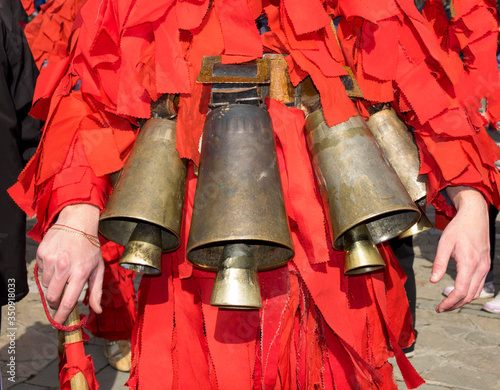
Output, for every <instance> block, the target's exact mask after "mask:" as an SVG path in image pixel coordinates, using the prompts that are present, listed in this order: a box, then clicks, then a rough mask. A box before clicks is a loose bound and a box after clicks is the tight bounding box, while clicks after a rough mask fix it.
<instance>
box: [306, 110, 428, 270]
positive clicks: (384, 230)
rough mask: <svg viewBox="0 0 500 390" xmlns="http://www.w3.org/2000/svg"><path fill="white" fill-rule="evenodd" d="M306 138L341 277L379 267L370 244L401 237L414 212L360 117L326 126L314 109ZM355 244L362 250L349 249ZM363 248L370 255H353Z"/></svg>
mask: <svg viewBox="0 0 500 390" xmlns="http://www.w3.org/2000/svg"><path fill="white" fill-rule="evenodd" d="M306 136H307V143H308V147H309V151H310V154H311V157H312V160H313V165H314V168H315V171H316V176H317V177H316V178H317V180H318V183H319V187H320V190H321V195H322V198H323V203H324V205H325V208H326V214H327V216H328V217H329V227H330V235H331V240H332V243H333V247H334V248H336V249H339V250H344V251H345V252H346V259H345V261H344V272H345V273H346V274H351V273H355V274H358V273H363V272H370V271H374V270H376V269H379V268H381V267H383V266H384V262H383V259H382V258H381V256H380V254H379V253H378V250H377V249H376V248H374V247H373V246H372V244H370V241H372V242H373V244H378V243H380V242H383V241H386V240H389V239H391V238H394V237H396V236H398V235H399V234H401V233H402V232H404V231H405V230H406V229H408V228H409V227H410V226H412V225H413V224H414V223H415V222H416V221H417V220H418V218H419V216H420V211H419V210H418V207H417V206H416V205H415V204H414V203H413V201H412V200H411V198H410V196H409V195H408V193H407V192H406V190H405V188H404V186H403V185H402V183H401V181H400V180H399V178H398V176H397V175H396V172H395V171H394V169H393V168H392V167H391V166H390V165H389V163H388V162H387V161H386V160H385V158H384V156H383V154H382V150H381V149H380V147H379V146H378V145H377V142H376V141H375V139H374V137H373V135H372V134H371V132H370V130H369V128H368V126H367V125H366V123H365V121H364V119H363V118H362V117H360V116H353V117H351V118H350V119H349V120H347V121H346V122H343V123H340V124H338V125H336V126H332V127H329V126H328V125H327V124H326V122H325V119H324V116H323V111H322V109H318V110H316V111H315V112H313V113H312V114H310V115H309V116H308V117H307V119H306ZM361 225H365V226H366V231H364V230H365V229H364V228H363V227H362V226H361ZM353 228H356V229H357V230H354V231H351V230H352V229H353ZM346 234H347V235H346ZM357 239H363V240H364V241H367V245H354V244H353V242H355V240H357ZM353 240H354V241H353ZM346 246H347V248H346ZM365 249H366V250H369V254H359V253H356V252H359V251H364V250H365ZM366 260H370V262H367V261H366Z"/></svg>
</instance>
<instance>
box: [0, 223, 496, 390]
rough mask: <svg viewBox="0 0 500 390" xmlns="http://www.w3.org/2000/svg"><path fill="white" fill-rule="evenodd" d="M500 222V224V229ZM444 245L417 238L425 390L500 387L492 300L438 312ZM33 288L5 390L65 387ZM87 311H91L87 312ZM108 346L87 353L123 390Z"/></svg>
mask: <svg viewBox="0 0 500 390" xmlns="http://www.w3.org/2000/svg"><path fill="white" fill-rule="evenodd" d="M431 219H432V216H431ZM499 221H500V220H497V226H498V227H500V226H499V224H500V222H499ZM498 230H499V231H500V229H498ZM438 239H439V232H438V231H436V230H434V229H432V230H430V231H427V232H424V233H421V234H420V235H419V236H417V237H416V238H415V250H416V255H417V256H416V259H415V271H416V277H417V296H418V298H417V330H418V332H419V336H418V342H417V344H416V350H415V352H416V353H415V356H414V357H413V358H412V359H411V362H412V363H413V365H414V367H415V368H416V370H417V371H418V372H419V373H420V375H421V376H422V377H423V378H424V379H425V380H426V384H425V385H423V386H421V387H420V388H419V389H420V390H442V389H453V390H455V389H457V390H459V389H467V390H493V389H500V349H499V346H500V314H498V315H495V314H490V313H487V312H485V311H483V310H481V308H482V303H484V300H478V301H476V302H474V303H472V304H469V305H467V306H466V307H464V308H462V309H460V310H457V311H455V312H452V313H443V314H437V313H436V312H435V311H434V308H435V307H436V305H437V304H438V302H439V301H440V300H441V299H442V295H441V291H442V289H443V288H444V287H446V286H448V285H451V284H453V279H454V277H455V268H454V265H453V266H450V267H449V269H448V274H447V275H446V277H445V279H444V280H443V281H441V282H440V283H439V284H437V285H432V284H431V283H429V282H428V278H429V276H430V270H431V267H432V260H433V258H434V254H435V251H436V245H437V241H438ZM497 248H500V234H498V235H497ZM34 250H35V244H34V243H33V242H30V243H29V251H28V258H29V259H33V258H34V257H33V253H34ZM497 253H498V255H497V256H496V258H495V265H496V266H495V268H496V282H497V283H496V289H497V291H499V290H500V250H499V251H497ZM28 266H29V268H30V271H32V268H33V266H34V261H29V262H28ZM30 275H32V273H30ZM30 283H31V284H30V285H31V288H32V290H31V292H30V294H29V295H28V296H27V297H26V298H25V299H23V300H22V301H21V302H19V303H18V304H17V305H16V327H15V328H16V330H15V350H16V367H15V369H16V372H15V380H16V382H15V383H12V382H10V381H9V380H8V378H9V377H10V375H9V374H8V373H7V367H6V363H7V361H8V358H9V354H8V347H9V341H10V340H9V339H8V337H7V334H6V330H5V329H2V335H1V336H0V361H1V364H2V375H3V386H4V389H14V390H47V389H57V388H58V386H59V382H58V378H57V334H56V331H55V330H54V329H52V327H51V326H50V324H49V323H48V321H47V319H46V317H45V314H44V312H43V308H42V305H41V304H40V299H39V296H38V292H37V291H36V286H35V284H34V281H33V279H32V278H31V279H30ZM4 310H5V308H4ZM81 310H82V311H83V307H81ZM4 318H5V314H4ZM4 328H5V325H4ZM102 346H103V340H101V339H95V338H94V339H91V340H90V342H89V343H88V344H87V345H86V352H87V353H91V354H92V356H93V360H94V365H95V369H96V373H97V375H96V376H97V380H98V381H99V385H100V388H101V389H104V390H115V389H123V388H124V387H123V385H124V383H125V382H126V381H127V374H125V373H120V372H118V371H115V370H114V369H113V368H111V367H110V366H109V364H108V363H107V360H106V359H105V358H104V355H103V353H102ZM395 376H396V380H397V383H398V385H399V388H400V389H406V386H405V385H404V383H403V381H402V379H401V375H400V374H399V372H398V371H397V369H396V374H395ZM341 390H343V389H341Z"/></svg>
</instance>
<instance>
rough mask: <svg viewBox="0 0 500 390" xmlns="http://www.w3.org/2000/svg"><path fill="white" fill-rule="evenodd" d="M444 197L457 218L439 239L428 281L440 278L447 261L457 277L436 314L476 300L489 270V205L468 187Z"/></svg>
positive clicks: (477, 192) (452, 191)
mask: <svg viewBox="0 0 500 390" xmlns="http://www.w3.org/2000/svg"><path fill="white" fill-rule="evenodd" d="M447 193H448V195H449V196H450V198H451V200H452V202H453V203H454V205H455V207H456V209H457V215H456V216H455V217H454V218H453V220H452V221H451V222H450V223H449V224H448V226H447V227H446V229H445V230H444V231H443V233H442V235H441V239H440V240H439V244H438V248H437V252H436V257H435V259H434V265H433V267H432V275H431V278H430V281H431V282H432V283H437V282H439V281H440V280H441V279H442V278H443V276H444V274H445V272H446V268H447V266H448V262H449V259H450V257H453V259H454V260H455V261H456V263H457V276H456V279H455V288H454V289H453V291H452V292H451V293H450V294H449V295H448V297H446V298H445V299H443V301H442V302H441V303H440V304H439V305H438V306H437V307H436V311H437V312H438V313H441V312H443V311H451V310H455V309H457V308H459V307H462V306H463V305H465V304H467V303H469V302H471V301H472V300H474V299H476V298H478V297H479V295H480V294H481V290H482V289H483V286H484V281H485V279H486V274H487V273H488V271H489V269H490V242H489V220H488V218H489V217H488V203H487V202H486V200H485V199H484V197H483V195H482V194H481V193H480V192H479V191H477V190H475V189H473V188H470V187H448V188H447Z"/></svg>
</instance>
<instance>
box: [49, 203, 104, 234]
mask: <svg viewBox="0 0 500 390" xmlns="http://www.w3.org/2000/svg"><path fill="white" fill-rule="evenodd" d="M99 216H100V210H99V207H97V206H95V205H93V204H87V203H79V204H73V205H68V206H66V207H64V208H63V209H62V210H61V212H60V213H59V215H58V217H57V220H56V223H58V224H61V225H66V226H70V227H72V228H74V229H78V230H81V231H83V232H85V233H87V234H90V235H94V236H97V234H98V229H99Z"/></svg>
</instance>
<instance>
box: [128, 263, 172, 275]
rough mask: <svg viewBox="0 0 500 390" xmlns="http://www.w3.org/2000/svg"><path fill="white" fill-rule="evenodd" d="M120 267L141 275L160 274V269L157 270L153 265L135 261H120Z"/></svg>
mask: <svg viewBox="0 0 500 390" xmlns="http://www.w3.org/2000/svg"><path fill="white" fill-rule="evenodd" d="M119 265H120V267H122V268H124V269H126V270H127V271H133V272H136V273H139V274H141V275H148V276H160V275H161V273H162V272H161V270H159V269H158V268H156V267H153V266H151V265H148V264H137V263H130V262H122V263H119ZM145 270H148V272H145Z"/></svg>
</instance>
